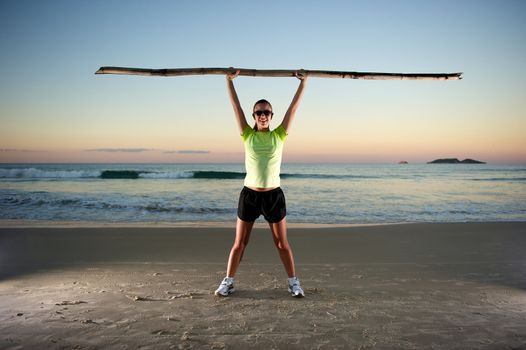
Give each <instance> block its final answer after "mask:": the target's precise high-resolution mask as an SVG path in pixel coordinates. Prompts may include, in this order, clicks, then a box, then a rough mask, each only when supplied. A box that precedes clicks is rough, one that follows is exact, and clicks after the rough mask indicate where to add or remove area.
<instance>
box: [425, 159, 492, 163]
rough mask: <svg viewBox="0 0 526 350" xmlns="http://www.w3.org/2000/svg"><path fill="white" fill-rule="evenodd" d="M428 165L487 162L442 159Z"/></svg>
mask: <svg viewBox="0 0 526 350" xmlns="http://www.w3.org/2000/svg"><path fill="white" fill-rule="evenodd" d="M427 164H486V162H481V161H480V160H475V159H469V158H467V159H464V160H458V159H457V158H442V159H435V160H433V161H431V162H427Z"/></svg>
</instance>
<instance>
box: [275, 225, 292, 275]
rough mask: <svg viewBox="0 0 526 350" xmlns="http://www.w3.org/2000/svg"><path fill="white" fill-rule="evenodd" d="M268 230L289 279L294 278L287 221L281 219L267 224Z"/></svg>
mask: <svg viewBox="0 0 526 350" xmlns="http://www.w3.org/2000/svg"><path fill="white" fill-rule="evenodd" d="M269 226H270V230H271V231H272V238H273V239H274V244H275V245H276V248H278V251H279V256H280V258H281V261H282V262H283V266H284V267H285V271H287V275H289V277H294V276H296V271H295V268H294V256H293V255H292V249H291V248H290V246H289V241H288V240H287V220H286V218H283V220H281V221H280V222H277V223H269Z"/></svg>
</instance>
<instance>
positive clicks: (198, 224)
mask: <svg viewBox="0 0 526 350" xmlns="http://www.w3.org/2000/svg"><path fill="white" fill-rule="evenodd" d="M498 223H507V224H521V223H526V221H442V222H427V221H414V222H410V221H404V222H381V223H355V224H340V223H336V224H319V223H296V222H287V228H290V229H311V228H352V227H370V226H373V227H374V226H392V225H415V224H425V225H434V224H437V225H441V224H498ZM156 227H159V228H235V227H236V221H235V220H232V222H224V221H181V222H169V221H138V222H105V221H66V220H63V221H62V220H61V221H55V220H18V219H0V228H156ZM254 228H268V224H267V222H265V221H264V220H263V219H261V218H259V219H258V220H257V221H256V223H255V224H254Z"/></svg>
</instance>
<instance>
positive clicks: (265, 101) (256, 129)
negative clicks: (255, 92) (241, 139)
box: [252, 98, 272, 131]
mask: <svg viewBox="0 0 526 350" xmlns="http://www.w3.org/2000/svg"><path fill="white" fill-rule="evenodd" d="M260 103H267V104H268V105H269V106H270V110H271V111H272V105H271V104H270V102H268V101H267V100H265V99H264V98H262V99H261V100H258V101H256V103H254V107H252V117H254V109H255V108H256V105H258V104H260ZM254 119H256V117H254ZM253 129H254V131H258V123H257V122H256V124H254V128H253Z"/></svg>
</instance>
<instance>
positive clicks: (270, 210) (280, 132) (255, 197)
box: [215, 71, 307, 297]
mask: <svg viewBox="0 0 526 350" xmlns="http://www.w3.org/2000/svg"><path fill="white" fill-rule="evenodd" d="M238 74H239V71H236V72H235V73H231V74H227V76H226V81H227V86H228V93H229V96H230V101H231V102H232V106H233V107H234V112H235V115H236V120H237V123H238V126H239V132H240V134H241V137H242V139H243V143H244V145H245V168H246V177H245V181H244V187H243V189H242V190H241V194H240V196H239V203H238V208H237V216H238V217H237V224H236V238H235V241H234V244H233V246H232V249H231V251H230V256H229V258H228V266H227V275H226V277H225V278H224V279H223V281H222V282H221V284H220V285H219V288H217V290H216V291H215V295H218V296H228V295H229V294H231V293H232V292H234V275H235V274H236V271H237V268H238V266H239V263H240V261H241V258H242V257H243V253H244V251H245V248H246V246H247V244H248V240H249V238H250V232H251V231H252V226H253V225H254V221H255V220H256V219H257V218H258V217H259V216H260V215H261V214H263V216H264V218H265V220H266V221H267V222H268V223H269V226H270V230H271V231H272V236H273V239H274V243H275V245H276V248H277V249H278V251H279V255H280V258H281V261H282V262H283V265H284V267H285V270H286V272H287V275H288V277H289V278H288V291H289V293H291V295H292V296H294V297H303V296H305V292H304V291H303V289H302V288H301V285H300V282H299V280H298V278H297V277H296V271H295V268H294V258H293V255H292V249H291V248H290V245H289V242H288V240H287V221H286V219H285V215H286V207H285V195H284V194H283V191H282V190H281V188H280V187H279V186H280V178H279V172H280V167H281V155H282V152H283V143H284V141H285V139H286V137H287V135H288V133H287V131H288V130H289V128H290V124H291V122H292V120H293V119H294V115H295V113H296V109H297V108H298V106H299V103H300V100H301V96H302V95H303V89H304V88H305V84H306V82H307V77H306V76H305V75H303V74H302V73H301V71H298V72H296V73H295V75H296V77H297V78H298V79H299V80H300V81H301V82H300V85H299V87H298V90H297V91H296V94H295V95H294V98H293V99H292V102H291V104H290V106H289V108H288V110H287V113H285V117H284V118H283V121H282V122H281V124H280V125H279V126H278V127H277V128H276V129H274V130H272V131H270V121H271V120H272V116H273V115H274V113H273V112H272V105H271V104H270V103H269V102H268V101H267V100H259V101H257V102H256V103H255V105H254V108H253V113H252V117H253V118H254V120H255V122H256V124H255V125H254V127H250V126H249V125H248V123H247V121H246V119H245V114H244V113H243V110H242V109H241V104H240V103H239V99H238V97H237V93H236V90H235V88H234V83H233V79H235V78H236V77H237V76H238Z"/></svg>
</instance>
